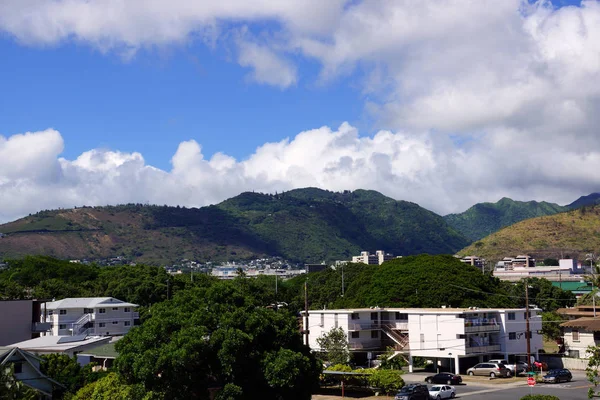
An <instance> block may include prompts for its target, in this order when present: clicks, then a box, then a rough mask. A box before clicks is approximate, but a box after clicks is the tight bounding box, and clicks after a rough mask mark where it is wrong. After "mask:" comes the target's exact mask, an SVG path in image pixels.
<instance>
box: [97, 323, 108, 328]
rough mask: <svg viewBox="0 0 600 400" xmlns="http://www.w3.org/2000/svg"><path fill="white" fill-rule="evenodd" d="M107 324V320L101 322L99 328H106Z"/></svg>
mask: <svg viewBox="0 0 600 400" xmlns="http://www.w3.org/2000/svg"><path fill="white" fill-rule="evenodd" d="M105 326H106V322H99V323H98V328H104V327H105Z"/></svg>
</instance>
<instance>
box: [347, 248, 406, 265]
mask: <svg viewBox="0 0 600 400" xmlns="http://www.w3.org/2000/svg"><path fill="white" fill-rule="evenodd" d="M394 258H396V257H394V255H393V254H389V253H386V252H385V251H383V250H377V251H376V252H375V254H369V252H368V251H361V252H360V256H353V257H352V262H353V263H358V264H368V265H381V264H383V263H384V262H386V261H388V260H393V259H394Z"/></svg>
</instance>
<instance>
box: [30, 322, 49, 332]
mask: <svg viewBox="0 0 600 400" xmlns="http://www.w3.org/2000/svg"><path fill="white" fill-rule="evenodd" d="M50 329H52V324H51V323H50V322H34V323H32V324H31V332H33V333H43V332H48V331H49V330H50Z"/></svg>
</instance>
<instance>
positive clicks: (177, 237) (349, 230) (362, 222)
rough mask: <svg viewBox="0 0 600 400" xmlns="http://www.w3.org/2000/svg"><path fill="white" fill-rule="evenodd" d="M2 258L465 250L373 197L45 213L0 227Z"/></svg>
mask: <svg viewBox="0 0 600 400" xmlns="http://www.w3.org/2000/svg"><path fill="white" fill-rule="evenodd" d="M0 232H2V233H4V234H6V236H5V237H3V238H0V256H1V257H5V258H6V257H18V256H21V255H24V254H44V255H50V256H54V257H59V258H78V259H79V258H92V259H94V258H96V259H97V258H105V257H112V256H119V255H123V256H125V257H127V258H130V259H133V260H136V261H144V262H153V263H169V262H174V261H176V260H180V259H182V258H189V259H196V260H202V261H209V260H212V261H222V260H232V259H245V258H251V257H260V256H264V255H279V256H282V257H285V258H287V259H290V260H292V261H299V262H304V261H313V262H314V261H322V260H335V259H349V258H350V257H351V256H352V255H356V254H358V252H359V251H361V250H370V251H374V250H376V249H383V250H385V251H388V252H392V253H394V254H399V255H400V254H402V255H408V254H418V253H422V252H429V253H453V252H455V251H456V250H458V249H460V248H462V247H464V246H465V245H467V244H468V241H467V240H466V239H465V238H464V237H463V236H461V235H460V234H458V233H457V232H456V231H454V230H453V229H452V228H450V227H449V226H448V225H447V224H446V222H445V221H444V219H443V218H442V217H440V216H439V215H437V214H435V213H433V212H430V211H428V210H425V209H423V208H421V207H419V206H418V205H417V204H414V203H409V202H404V201H396V200H393V199H390V198H388V197H385V196H383V195H381V194H380V193H377V192H373V191H363V190H357V191H354V192H344V193H333V192H328V191H324V190H320V189H313V188H307V189H298V190H293V191H290V192H286V193H282V194H279V195H265V194H259V193H242V194H240V195H238V196H236V197H234V198H231V199H229V200H226V201H224V202H222V203H220V204H218V205H216V206H209V207H202V208H180V207H167V206H144V205H124V206H114V207H93V208H92V207H85V208H77V209H72V210H54V211H44V212H40V213H37V214H35V215H32V216H29V217H26V218H22V219H20V220H17V221H14V222H11V223H8V224H4V225H0Z"/></svg>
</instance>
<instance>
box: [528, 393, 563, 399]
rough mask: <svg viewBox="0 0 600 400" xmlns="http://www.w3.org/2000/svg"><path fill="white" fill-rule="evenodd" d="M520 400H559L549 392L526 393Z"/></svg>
mask: <svg viewBox="0 0 600 400" xmlns="http://www.w3.org/2000/svg"><path fill="white" fill-rule="evenodd" d="M521 400H560V399H559V398H558V397H556V396H552V395H549V394H528V395H527V396H524V397H521Z"/></svg>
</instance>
